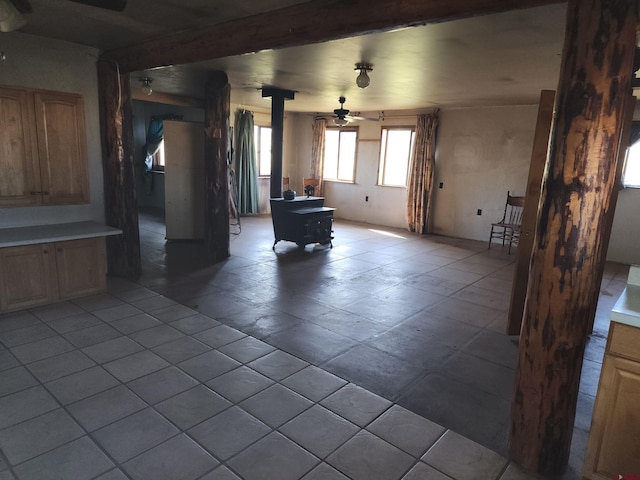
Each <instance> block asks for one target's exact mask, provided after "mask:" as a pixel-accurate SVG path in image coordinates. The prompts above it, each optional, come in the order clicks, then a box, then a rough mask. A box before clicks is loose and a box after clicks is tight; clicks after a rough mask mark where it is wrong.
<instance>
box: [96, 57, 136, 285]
mask: <svg viewBox="0 0 640 480" xmlns="http://www.w3.org/2000/svg"><path fill="white" fill-rule="evenodd" d="M98 89H99V92H100V111H101V117H102V157H103V158H102V165H103V172H104V208H105V221H106V223H107V224H108V225H110V226H112V227H116V228H120V229H122V232H123V233H122V235H115V236H111V237H107V238H106V245H107V269H108V273H110V274H112V275H117V276H122V277H128V278H135V277H137V276H138V275H140V271H141V268H142V267H141V265H142V264H141V260H140V236H139V231H138V209H137V204H136V188H135V168H134V155H133V153H134V149H133V112H132V108H131V88H130V83H129V75H128V74H127V75H121V74H120V72H118V70H117V68H116V65H115V64H114V63H113V62H109V61H99V62H98Z"/></svg>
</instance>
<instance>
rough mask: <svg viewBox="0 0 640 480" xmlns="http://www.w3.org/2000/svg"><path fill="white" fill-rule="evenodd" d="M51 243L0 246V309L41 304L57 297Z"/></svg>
mask: <svg viewBox="0 0 640 480" xmlns="http://www.w3.org/2000/svg"><path fill="white" fill-rule="evenodd" d="M52 246H53V245H52V244H48V243H45V244H38V245H25V246H21V247H8V248H1V249H0V309H1V310H3V311H8V310H19V309H22V308H27V307H33V306H36V305H45V304H47V303H51V302H53V301H55V300H56V298H57V289H56V281H55V268H56V264H55V256H54V252H53V251H52Z"/></svg>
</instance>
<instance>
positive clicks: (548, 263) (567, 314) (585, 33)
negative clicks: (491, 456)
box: [509, 0, 637, 475]
mask: <svg viewBox="0 0 640 480" xmlns="http://www.w3.org/2000/svg"><path fill="white" fill-rule="evenodd" d="M636 26H637V2H636V1H634V0H620V1H611V0H570V1H569V2H568V10H567V30H566V37H565V45H564V51H563V57H562V67H561V72H560V81H559V86H558V93H557V95H558V97H557V103H556V122H555V128H554V131H553V134H552V141H551V148H550V154H549V163H548V168H547V171H546V177H545V182H544V185H543V190H542V202H541V210H540V216H539V220H538V226H537V231H536V240H535V244H534V248H533V260H532V268H531V275H530V280H529V290H528V294H527V301H526V305H525V315H524V322H523V326H522V333H521V336H520V361H519V365H518V371H517V376H516V387H515V393H514V398H513V402H512V411H511V431H510V449H509V451H510V456H511V458H512V459H513V460H515V461H516V462H517V463H520V464H521V465H522V466H524V467H525V468H526V469H528V470H534V471H538V472H540V473H542V474H547V475H548V474H557V473H560V472H561V471H562V470H564V469H565V467H566V465H567V461H568V456H569V449H570V445H571V435H572V432H573V424H574V419H575V410H576V400H577V396H578V386H579V383H580V370H581V367H582V357H583V353H584V347H585V342H586V337H587V330H588V327H589V317H588V314H589V310H590V308H591V305H592V303H593V302H595V301H597V298H598V287H599V285H597V283H596V280H595V273H596V271H597V269H598V266H599V265H600V264H601V263H602V262H603V261H604V258H605V257H604V256H605V254H606V252H605V251H604V249H603V244H604V242H603V228H604V226H605V224H606V218H607V217H608V216H610V215H613V211H611V209H610V206H611V195H612V190H613V185H614V182H615V173H616V159H617V153H618V152H617V150H618V144H619V136H620V130H621V125H622V122H623V114H624V103H625V99H626V97H627V95H628V94H629V90H630V88H631V72H632V65H633V53H634V45H635V34H636Z"/></svg>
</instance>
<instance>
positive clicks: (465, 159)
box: [433, 106, 538, 240]
mask: <svg viewBox="0 0 640 480" xmlns="http://www.w3.org/2000/svg"><path fill="white" fill-rule="evenodd" d="M537 113H538V107H537V106H512V107H483V108H468V109H460V110H445V111H443V112H441V113H440V127H439V130H438V140H437V142H438V145H437V149H436V176H435V190H434V195H433V202H434V205H433V208H434V221H433V227H434V233H437V234H441V235H447V236H453V237H461V238H471V239H476V240H488V238H489V231H490V224H491V222H493V221H496V220H499V219H500V218H501V217H502V213H503V210H504V204H505V200H506V198H507V191H510V192H511V194H512V195H524V194H525V190H526V186H527V177H528V175H529V163H530V162H531V149H532V146H533V135H534V130H535V124H536V117H537ZM440 182H442V183H443V188H442V189H440V188H438V186H439V183H440ZM478 209H481V210H482V215H477V210H478Z"/></svg>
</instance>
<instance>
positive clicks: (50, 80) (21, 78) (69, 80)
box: [0, 32, 104, 227]
mask: <svg viewBox="0 0 640 480" xmlns="http://www.w3.org/2000/svg"><path fill="white" fill-rule="evenodd" d="M1 49H2V51H4V52H5V54H6V55H7V60H5V61H4V62H2V64H0V85H8V86H23V87H29V88H42V89H46V90H55V91H60V92H70V93H79V94H80V95H82V97H83V99H84V108H85V112H84V113H85V122H86V129H87V155H88V162H89V182H90V183H89V186H90V192H91V203H90V204H88V205H62V206H50V207H23V208H0V227H13V226H27V225H43V224H51V223H66V222H75V221H83V220H95V221H99V222H101V221H104V194H103V192H104V187H103V182H102V150H101V146H100V117H99V111H98V108H99V106H98V78H97V70H96V60H97V57H98V51H97V50H95V49H92V48H88V47H82V46H79V45H75V44H71V43H67V42H61V41H57V40H53V39H41V38H39V37H34V36H31V35H25V34H21V33H15V32H13V33H3V34H2V44H1Z"/></svg>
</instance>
